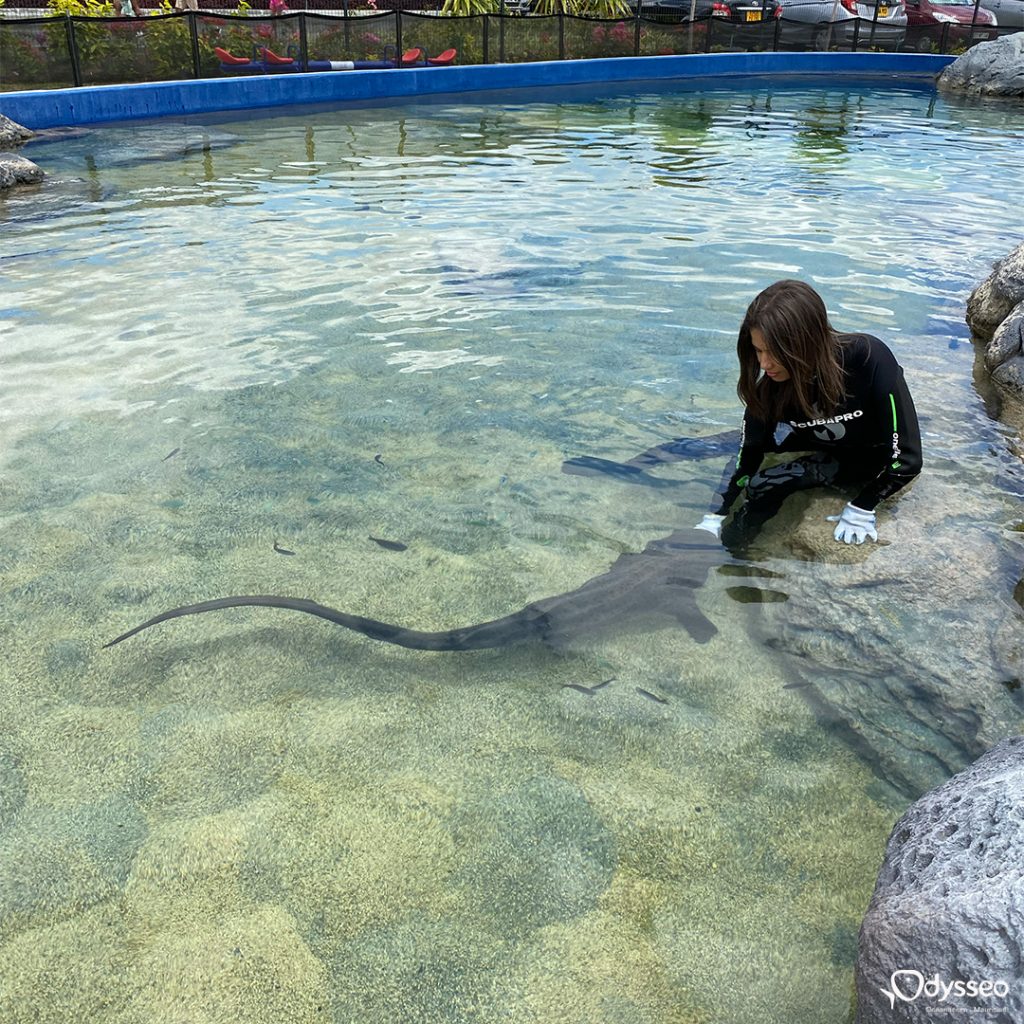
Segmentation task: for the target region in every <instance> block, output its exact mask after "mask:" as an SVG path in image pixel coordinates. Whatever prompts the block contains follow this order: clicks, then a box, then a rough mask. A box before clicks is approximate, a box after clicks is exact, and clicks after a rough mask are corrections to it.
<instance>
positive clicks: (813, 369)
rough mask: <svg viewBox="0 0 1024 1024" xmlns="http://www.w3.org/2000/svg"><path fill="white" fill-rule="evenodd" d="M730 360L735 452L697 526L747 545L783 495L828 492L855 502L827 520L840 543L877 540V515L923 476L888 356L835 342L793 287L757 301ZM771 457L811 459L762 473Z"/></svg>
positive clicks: (897, 374)
mask: <svg viewBox="0 0 1024 1024" xmlns="http://www.w3.org/2000/svg"><path fill="white" fill-rule="evenodd" d="M736 351H737V354H738V356H739V362H740V379H739V383H738V384H737V388H736V390H737V392H738V394H739V396H740V399H741V400H742V401H743V404H744V405H745V406H746V411H745V413H744V416H743V427H742V431H741V436H740V448H739V453H738V454H737V456H736V460H735V463H733V464H732V465H730V468H729V470H727V472H726V475H725V477H723V480H722V486H721V487H720V488H719V491H718V495H717V497H716V501H715V504H714V506H713V508H712V511H711V512H709V513H708V514H707V515H706V516H704V518H703V519H702V520H701V521H700V523H698V524H697V527H696V528H697V529H698V530H706V531H707V532H709V533H713V534H714V535H715V536H716V537H719V536H720V537H721V538H722V542H723V543H724V544H725V545H726V547H729V548H733V547H742V546H743V545H744V544H745V543H747V542H749V541H750V540H752V539H753V537H754V536H756V534H757V532H758V531H759V530H760V528H761V526H763V524H764V523H765V522H766V521H767V520H768V519H769V518H771V517H772V516H773V515H775V513H776V512H777V511H778V510H779V508H780V506H781V505H782V503H783V501H784V500H785V499H786V498H787V497H788V496H789V495H790V494H792V493H794V492H795V491H798V490H804V489H806V488H808V487H821V486H834V487H840V488H848V489H851V490H853V491H854V493H855V497H854V498H853V500H852V501H851V502H849V503H848V504H847V505H846V507H845V508H844V509H843V510H842V512H840V513H839V514H838V515H835V516H829V517H828V518H829V520H831V521H833V522H835V523H836V528H835V534H834V536H835V539H836V540H837V541H842V542H844V543H846V544H851V543H853V544H862V543H863V542H864V541H865V540H866V539H867V538H868V537H870V538H871V540H873V541H876V540H878V532H877V530H876V524H875V506H876V505H877V504H878V503H879V502H880V501H882V500H883V499H884V498H888V497H891V496H892V495H893V494H895V493H896V492H897V491H899V490H901V489H902V488H903V487H905V486H906V485H907V484H908V483H910V482H911V481H912V480H913V479H914V477H916V476H917V475H918V473H920V471H921V435H920V430H919V429H918V425H917V413H916V412H915V410H914V403H913V400H912V399H911V397H910V392H909V391H908V390H907V385H906V383H905V381H904V379H903V369H902V368H901V367H900V365H899V363H897V362H896V359H895V357H894V356H893V354H892V352H890V351H889V349H888V348H887V347H886V346H885V345H884V344H883V343H882V342H881V341H879V340H878V338H874V337H872V336H871V335H869V334H839V333H837V332H836V331H835V330H834V329H833V328H832V325H831V324H830V323H829V321H828V313H827V311H826V309H825V304H824V302H823V301H822V299H821V296H820V295H818V293H817V292H816V291H815V290H814V289H813V288H811V286H810V285H808V284H805V283H804V282H803V281H793V280H785V281H776V282H775V284H773V285H769V286H768V287H767V288H765V290H764V291H763V292H761V293H760V294H759V295H758V296H757V297H756V298H755V299H754V301H753V302H752V303H751V304H750V306H749V308H748V309H747V314H746V316H745V317H744V319H743V323H742V325H741V326H740V332H739V338H738V340H737V345H736ZM769 452H805V453H807V454H804V455H801V456H799V457H798V458H795V459H793V460H791V461H788V462H784V463H782V464H780V465H775V466H772V467H770V468H768V469H762V468H761V463H762V461H763V460H764V457H765V455H766V454H768V453H769ZM741 493H742V494H743V495H744V499H745V500H744V502H743V504H742V505H741V506H740V507H739V508H738V509H737V510H736V512H735V513H734V514H733V516H732V519H731V520H730V521H729V522H728V523H726V518H727V516H728V514H729V511H730V509H731V508H732V506H733V505H734V504H735V502H736V500H737V498H739V496H740V494H741Z"/></svg>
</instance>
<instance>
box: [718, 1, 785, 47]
mask: <svg viewBox="0 0 1024 1024" xmlns="http://www.w3.org/2000/svg"><path fill="white" fill-rule="evenodd" d="M778 11H779V0H714V3H713V4H712V5H711V24H710V26H709V30H710V31H711V45H712V46H714V45H715V44H716V43H726V44H727V45H738V46H743V47H744V48H747V49H756V48H757V46H758V44H761V45H767V46H769V47H771V46H772V44H773V42H774V38H775V17H776V15H777V13H778Z"/></svg>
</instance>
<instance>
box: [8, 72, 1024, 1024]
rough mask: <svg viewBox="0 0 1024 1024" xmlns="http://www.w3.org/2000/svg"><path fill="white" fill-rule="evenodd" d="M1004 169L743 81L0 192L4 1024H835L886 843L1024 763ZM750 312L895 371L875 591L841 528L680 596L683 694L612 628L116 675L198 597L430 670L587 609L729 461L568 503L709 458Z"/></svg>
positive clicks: (1010, 139) (66, 174)
mask: <svg viewBox="0 0 1024 1024" xmlns="http://www.w3.org/2000/svg"><path fill="white" fill-rule="evenodd" d="M1022 142H1024V118H1022V117H1021V116H1020V114H1019V112H1014V111H1011V110H1008V108H1006V107H998V106H987V107H986V106H976V105H971V104H963V103H951V102H948V101H945V100H942V99H939V98H937V97H936V96H935V95H934V94H933V93H932V92H931V91H930V90H927V89H918V88H904V87H901V86H899V85H898V84H895V83H889V82H887V83H875V84H869V85H864V86H842V87H832V88H821V89H810V88H807V87H806V86H804V85H797V84H786V83H773V84H766V83H764V82H753V81H752V82H744V83H738V84H736V85H734V86H733V87H731V88H728V89H722V88H713V87H710V86H709V87H708V88H706V89H688V90H685V91H672V90H669V89H658V90H653V89H652V90H650V91H648V87H647V86H644V87H642V88H641V89H640V91H638V92H636V93H634V94H627V93H625V92H621V91H620V92H617V93H616V92H611V93H608V94H607V95H589V96H588V95H584V94H581V93H578V92H575V93H572V92H565V93H554V94H548V95H547V96H543V95H531V96H528V97H525V98H524V97H514V98H511V99H509V100H508V101H507V102H501V103H499V102H497V101H493V102H492V101H489V102H486V103H483V102H474V101H471V100H468V99H460V100H459V101H458V102H455V103H449V104H446V103H436V104H424V105H410V106H390V107H385V108H378V109H336V110H317V111H312V112H310V111H306V112H301V111H300V112H290V113H288V114H287V115H280V116H278V115H275V116H261V117H252V118H246V119H234V120H227V119H225V120H217V119H214V118H203V119H192V120H190V121H187V122H182V123H175V122H170V121H166V122H159V123H152V124H133V125H115V126H109V127H97V128H94V129H88V130H83V131H78V132H64V133H52V134H49V135H45V136H44V137H43V138H41V139H40V140H38V141H37V142H34V143H32V144H31V146H30V147H29V149H28V150H26V154H27V155H28V156H29V157H30V158H32V159H34V160H35V161H36V162H37V163H39V164H40V165H41V166H43V168H44V169H45V170H46V171H47V174H48V179H47V181H46V183H45V184H44V185H43V186H42V187H41V188H39V189H34V190H24V191H21V192H18V193H15V194H14V195H12V196H9V197H7V198H6V199H0V221H2V233H0V279H2V293H0V294H2V298H0V323H2V338H0V346H2V364H0V574H2V580H3V591H4V599H3V602H2V603H0V664H2V665H3V666H4V668H3V669H2V673H3V679H4V685H3V686H2V687H0V720H2V722H3V729H2V733H0V1019H2V1020H4V1021H5V1022H8V1021H9V1022H12V1024H16V1022H22V1021H25V1022H27V1021H30V1020H31V1021H43V1022H51V1021H52V1022H55V1024H56V1022H61V1024H64V1022H66V1021H67V1020H69V1019H73V1018H78V1019H83V1020H89V1021H90V1022H111V1024H129V1022H132V1024H134V1022H139V1021H145V1022H164V1021H167V1022H171V1021H184V1020H188V1021H194V1022H204V1024H205V1022H220V1021H242V1020H244V1021H246V1022H249V1024H260V1022H263V1021H266V1022H275V1024H276V1022H293V1021H294V1022H306V1021H336V1022H339V1024H340V1022H342V1021H346V1022H347V1021H359V1022H360V1024H371V1022H378V1021H379V1022H385V1021H387V1022H393V1021H417V1022H420V1021H423V1022H438V1024H442V1022H443V1024H449V1022H452V1024H455V1022H458V1024H462V1022H488V1024H489V1022H493V1021H496V1020H499V1019H500V1020H508V1021H515V1022H527V1021H529V1022H544V1024H548V1022H551V1024H554V1022H559V1024H561V1022H579V1024H594V1022H596V1021H608V1022H611V1021H615V1022H622V1024H640V1022H643V1024H648V1022H650V1024H668V1022H673V1024H683V1022H686V1024H690V1022H693V1024H696V1022H701V1024H709V1022H711V1024H731V1022H737V1024H749V1022H751V1021H758V1022H763V1024H769V1022H776V1021H777V1022H780V1024H824V1022H829V1021H834V1022H842V1021H847V1020H848V1019H850V1014H851V1006H852V994H853V961H854V957H855V954H856V932H857V927H858V925H859V921H860V917H861V915H862V914H863V911H864V909H865V907H866V904H867V900H868V898H869V896H870V893H871V890H872V887H873V884H874V879H875V874H876V872H877V869H878V866H879V864H880V861H881V856H882V851H883V848H884V843H885V840H886V837H887V835H888V832H889V829H890V828H891V827H892V824H893V822H894V821H895V820H896V818H897V817H898V816H899V814H900V813H902V811H903V810H904V809H905V807H906V805H907V803H908V802H909V801H910V800H911V799H913V797H914V796H916V795H917V794H918V793H920V792H921V791H922V790H923V789H924V788H927V787H928V786H930V785H932V784H934V783H936V782H938V781H941V780H942V779H944V778H945V777H947V776H948V774H949V773H950V772H952V771H955V770H957V769H959V768H960V767H961V766H962V765H963V764H964V763H966V761H967V760H969V759H970V758H971V757H973V756H976V755H977V754H978V753H980V752H981V750H983V749H984V748H985V747H986V746H987V745H989V744H990V743H993V742H995V740H997V739H998V738H1000V737H1001V736H1004V735H1007V734H1009V733H1012V732H1018V731H1020V729H1021V726H1022V724H1024V723H1022V705H1021V698H1020V694H1021V692H1022V691H1021V687H1020V682H1021V675H1022V669H1021V664H1020V653H1021V652H1020V639H1019V638H1020V636H1021V625H1022V622H1021V619H1022V611H1021V608H1020V605H1019V604H1018V603H1017V601H1015V600H1014V597H1013V594H1014V587H1015V585H1017V583H1018V581H1019V579H1020V576H1021V561H1022V559H1021V545H1020V536H1021V534H1020V525H1021V514H1020V499H1021V495H1022V493H1024V474H1022V472H1021V467H1020V462H1019V458H1018V457H1017V456H1016V455H1014V453H1013V450H1014V445H1015V444H1016V443H1018V442H1017V434H1016V430H1015V428H1014V427H1013V425H1012V422H1011V421H1010V420H1009V419H1008V417H1007V416H1006V415H1003V416H1002V418H1000V407H999V403H998V400H997V399H996V397H995V396H994V395H992V394H991V393H990V392H989V391H988V390H987V388H986V387H985V385H984V382H983V380H982V379H981V377H980V376H979V377H978V380H977V382H976V381H975V377H976V371H975V353H974V350H973V348H972V346H971V344H970V341H969V339H968V335H967V331H966V328H965V326H964V323H963V307H964V302H965V299H966V296H967V294H968V293H969V291H970V289H971V288H972V287H973V286H974V284H976V283H977V282H978V281H979V280H981V279H982V278H983V277H984V276H985V275H986V274H987V272H988V268H989V264H990V263H991V262H992V261H993V260H994V259H996V258H998V257H999V256H1002V255H1003V254H1005V253H1006V252H1007V251H1008V250H1009V249H1010V248H1012V246H1013V245H1015V244H1017V242H1019V240H1020V237H1021V229H1022V227H1024V224H1022V219H1021V216H1020V214H1019V212H1018V213H1015V212H1013V210H1012V208H1011V207H1012V204H1008V202H1007V196H1008V194H1009V187H1010V186H1009V184H1008V183H1010V182H1012V181H1014V180H1016V178H1017V177H1018V176H1019V153H1020V148H1021V145H1022ZM979 154H983V159H979ZM782 276H796V277H802V278H805V279H807V280H809V281H811V282H813V283H814V284H815V286H816V287H818V289H819V290H820V291H821V292H822V294H823V295H824V297H825V299H826V302H827V304H828V306H829V308H830V310H831V312H832V314H833V320H834V322H835V323H836V326H837V327H839V328H840V329H847V330H863V331H868V332H871V333H875V334H877V335H879V336H880V337H882V338H884V339H885V340H886V341H887V342H888V343H889V344H890V345H891V347H892V348H893V349H894V351H895V352H896V354H897V357H898V358H899V359H900V361H901V363H902V364H903V366H904V367H905V369H906V373H907V378H908V380H909V382H910V385H911V388H912V390H913V392H914V395H915V398H916V401H917V405H918V411H919V413H920V417H921V423H922V433H923V436H924V447H925V458H926V463H927V465H926V472H925V474H924V475H923V476H922V478H921V479H920V480H919V481H918V482H917V483H916V484H915V485H914V487H913V488H912V490H911V491H910V492H909V493H907V494H905V495H903V496H901V497H900V498H899V500H897V501H896V502H893V503H891V504H890V505H889V506H887V507H886V508H885V509H884V510H883V511H882V513H881V514H880V517H879V520H880V526H879V530H880V533H881V539H882V542H883V543H881V544H880V545H878V546H872V547H871V548H870V550H866V549H858V550H856V551H849V550H846V549H840V548H838V547H837V546H836V545H835V544H834V542H833V541H832V540H831V528H830V527H829V526H828V524H827V523H825V521H824V517H825V516H826V515H828V514H831V513H832V512H834V511H838V508H839V507H840V505H841V502H842V500H843V499H842V498H841V497H838V496H836V495H824V494H823V495H814V496H811V497H805V498H804V499H802V500H801V501H800V502H799V503H794V504H793V505H792V506H790V507H787V508H786V509H784V510H783V513H782V514H781V515H780V517H779V521H778V522H777V523H775V524H773V525H772V526H771V527H770V528H769V529H768V530H766V531H765V533H764V534H763V535H762V538H761V539H760V541H759V543H758V546H757V549H756V551H755V552H753V556H752V561H753V570H754V574H753V575H744V576H735V575H732V574H730V572H731V570H726V571H716V570H715V569H714V568H712V570H711V571H709V572H708V573H707V575H706V579H705V578H704V576H701V578H700V580H699V581H697V582H696V583H695V584H694V587H695V592H696V601H697V604H698V605H699V608H700V610H701V611H702V612H703V614H704V615H705V616H706V617H707V619H708V620H710V621H711V622H712V623H713V624H714V626H715V627H716V629H717V632H716V633H715V635H714V636H712V637H711V638H710V639H708V640H707V642H705V643H697V642H696V641H695V640H694V639H693V638H692V637H691V635H690V634H689V633H688V632H687V631H686V630H685V629H683V628H681V627H680V626H679V625H678V624H677V623H674V622H670V621H668V620H667V619H664V618H660V617H658V616H657V615H652V614H650V612H651V609H645V614H643V615H638V614H637V611H638V609H637V608H636V607H635V605H631V603H630V598H629V597H628V596H626V597H624V598H623V599H622V600H621V604H620V605H615V604H614V602H613V603H612V606H611V608H610V610H609V608H608V607H603V608H602V609H601V610H600V615H599V614H597V612H596V611H595V618H599V619H600V620H601V623H602V625H601V628H600V629H597V630H596V631H588V630H587V629H585V628H580V630H579V631H578V635H576V634H574V635H571V636H567V637H562V638H560V639H561V641H562V642H560V643H559V644H558V645H557V647H556V648H552V647H551V646H549V645H544V644H541V643H525V644H521V645H517V646H514V647H508V648H501V649H497V650H490V651H480V652H470V653H430V652H418V651H410V650H405V649H403V648H399V647H395V646H391V645H387V644H383V643H380V642H378V641H374V640H368V639H366V638H364V637H361V636H359V635H357V634H355V633H352V632H349V631H347V630H344V629H342V628H339V627H338V626H335V625H331V624H330V623H327V622H324V621H321V620H318V619H315V618H312V617H308V616H305V615H299V614H296V613H294V612H288V611H279V610H270V609H262V608H256V609H239V610H230V611H223V612H217V613H214V614H209V615H203V616H197V617H192V618H184V619H180V620H177V621H173V622H168V623H164V624H162V625H160V626H158V627H155V628H153V629H151V630H148V631H146V632H145V633H143V634H142V635H141V636H138V637H135V638H132V639H131V640H130V641H127V642H126V643H124V644H122V645H119V646H117V647H114V648H111V649H103V648H102V644H103V643H105V642H106V641H108V640H110V639H111V638H113V637H114V636H116V635H117V634H119V633H121V632H123V631H125V630H126V629H128V628H130V627H131V626H133V625H135V624H137V623H138V622H140V621H142V620H143V619H146V618H148V617H150V616H152V615H155V614H157V613H159V612H161V611H163V610H165V609H167V608H171V607H173V606H177V605H182V604H188V603H191V602H195V601H201V600H205V599H208V598H215V597H221V596H225V595H230V594H286V595H291V596H294V597H306V598H311V599H314V600H316V601H319V602H322V603H324V604H327V605H330V606H333V607H335V608H340V609H343V610H346V611H350V612H354V613H358V614H362V615H367V616H372V617H374V618H378V619H382V620H386V621H389V622H395V623H398V624H401V625H404V626H412V627H416V628H420V629H446V628H450V627H455V626H463V625H468V624H471V623H474V622H477V621H481V620H485V619H491V618H495V617H498V616H502V615H504V614H506V613H508V612H511V611H514V610H516V609H517V608H519V607H521V606H523V605H524V604H526V603H528V602H530V601H535V600H538V599H540V598H544V597H549V596H551V595H554V594H558V593H561V592H565V591H570V590H573V589H574V588H576V587H579V586H580V585H581V584H583V583H584V582H586V581H587V580H589V579H591V578H592V577H595V576H597V575H599V574H601V573H604V572H605V571H607V570H608V569H609V567H610V566H611V565H612V563H613V562H615V560H616V559H617V558H618V557H619V556H620V555H622V554H623V553H626V552H637V551H640V550H642V549H643V548H644V546H645V545H646V544H647V543H648V542H650V541H652V540H655V539H657V538H660V537H664V536H666V535H668V534H671V533H672V532H673V531H677V530H683V529H684V528H686V527H688V526H689V525H691V524H692V523H693V522H695V521H696V520H697V519H699V517H700V515H701V514H702V513H703V512H704V510H705V508H706V506H707V503H708V501H709V499H710V495H711V491H712V487H713V486H714V484H715V483H716V482H717V479H718V477H719V475H720V473H721V470H722V466H723V460H722V459H708V460H703V461H696V462H683V463H678V464H674V465H671V466H667V467H665V468H664V469H662V470H660V471H659V472H658V473H657V474H656V476H657V479H658V480H660V481H661V482H662V484H663V486H658V487H642V486H636V485H632V484H629V483H628V482H625V481H621V480H618V479H615V478H614V477H609V476H601V475H597V476H576V475H568V474H565V473H563V472H562V468H561V467H562V463H563V461H564V460H565V459H567V458H570V457H573V456H579V455H590V456H596V457H600V458H605V459H611V460H624V459H626V458H628V457H630V456H631V455H633V454H636V453H637V452H639V451H641V450H643V449H645V448H648V447H650V446H652V445H654V444H658V443H661V442H663V441H666V440H668V439H671V438H674V437H680V436H704V435H709V434H714V433H717V432H720V431H723V430H726V429H730V428H733V427H735V426H736V425H737V424H738V420H739V416H740V407H739V405H738V402H737V399H736V396H735V390H734V387H735V366H734V363H735V355H734V344H735V332H736V328H737V325H738V323H739V320H740V319H741V317H742V313H743V310H744V309H745V306H746V304H747V302H749V300H750V298H751V297H752V296H753V295H754V294H755V293H756V292H757V291H758V290H759V289H760V288H761V287H763V286H764V285H766V284H768V283H770V282H771V281H772V280H774V279H776V278H778V277H782ZM373 538H376V539H377V540H374V539H373ZM381 540H384V541H387V542H391V543H389V544H387V545H381V544H380V543H379V541H381ZM680 565H681V569H680V573H681V575H683V576H685V573H686V571H687V563H686V562H685V559H684V560H683V561H681V562H680ZM1019 593H1020V589H1019V588H1018V594H1019ZM613 596H614V595H613ZM705 639H706V638H705ZM599 684H606V685H601V686H599ZM596 686H599V688H598V689H596V690H595V689H592V688H593V687H596ZM55 964H59V965H60V968H59V970H58V969H56V968H55V966H54V965H55Z"/></svg>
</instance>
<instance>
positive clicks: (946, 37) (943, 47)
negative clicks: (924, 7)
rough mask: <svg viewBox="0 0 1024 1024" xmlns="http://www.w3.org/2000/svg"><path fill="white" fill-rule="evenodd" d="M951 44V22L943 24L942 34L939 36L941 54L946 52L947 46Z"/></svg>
mask: <svg viewBox="0 0 1024 1024" xmlns="http://www.w3.org/2000/svg"><path fill="white" fill-rule="evenodd" d="M948 42H949V22H948V21H945V22H943V23H942V32H941V34H940V35H939V53H945V52H946V44H947V43H948Z"/></svg>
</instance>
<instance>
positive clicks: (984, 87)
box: [938, 32, 1024, 98]
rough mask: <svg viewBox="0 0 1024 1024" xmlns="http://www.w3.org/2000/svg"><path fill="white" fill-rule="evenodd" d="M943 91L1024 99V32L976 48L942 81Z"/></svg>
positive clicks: (959, 61) (945, 75)
mask: <svg viewBox="0 0 1024 1024" xmlns="http://www.w3.org/2000/svg"><path fill="white" fill-rule="evenodd" d="M938 88H939V89H940V91H943V92H959V93H965V94H966V95H969V96H1012V97H1021V98H1024V32H1015V33H1014V34H1013V35H1010V36H1001V37H1000V38H999V39H991V40H989V41H988V42H987V43H979V44H978V45H977V46H972V47H971V48H970V49H969V50H968V51H967V52H966V53H965V54H963V55H962V56H960V57H957V59H956V60H955V61H953V63H952V64H950V65H949V67H947V68H946V69H945V70H944V71H943V72H942V74H941V75H939V79H938Z"/></svg>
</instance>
